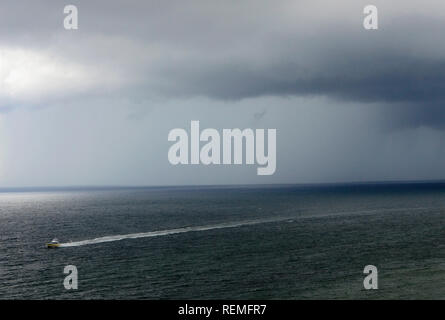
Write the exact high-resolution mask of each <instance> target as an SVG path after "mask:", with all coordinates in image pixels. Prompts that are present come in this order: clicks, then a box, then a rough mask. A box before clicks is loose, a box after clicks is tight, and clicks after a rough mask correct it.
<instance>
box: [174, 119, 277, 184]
mask: <svg viewBox="0 0 445 320" xmlns="http://www.w3.org/2000/svg"><path fill="white" fill-rule="evenodd" d="M276 137H277V130H276V129H267V155H266V150H265V149H266V145H265V130H264V129H255V131H254V130H253V129H244V130H240V129H223V130H222V140H221V135H220V133H219V132H218V130H216V129H212V128H207V129H204V130H203V131H202V132H200V128H199V121H191V123H190V139H189V134H188V132H187V131H186V130H185V129H181V128H176V129H173V130H171V131H170V133H169V134H168V141H174V142H175V143H174V144H173V145H172V146H171V147H170V150H169V151H168V160H169V161H170V163H171V164H173V165H177V164H204V165H209V164H214V165H220V164H223V165H231V164H243V163H245V164H250V165H251V164H255V163H256V164H257V165H258V166H259V168H257V174H258V175H272V174H274V173H275V170H276V164H277V163H276ZM201 142H206V144H204V145H203V146H202V147H201ZM189 146H190V148H189ZM221 147H222V152H221ZM232 147H233V148H232ZM243 147H245V150H243ZM232 149H233V150H232ZM232 151H233V154H232ZM244 151H245V152H244ZM244 154H245V157H244V158H245V159H243V155H244ZM221 158H222V159H221ZM232 160H233V161H232Z"/></svg>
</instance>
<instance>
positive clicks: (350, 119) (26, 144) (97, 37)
mask: <svg viewBox="0 0 445 320" xmlns="http://www.w3.org/2000/svg"><path fill="white" fill-rule="evenodd" d="M68 4H73V5H76V6H77V8H78V14H79V21H78V23H79V28H78V29H77V30H65V29H64V27H63V20H64V18H65V16H66V14H64V12H63V9H64V6H65V5H68ZM368 4H373V5H375V6H376V7H377V9H378V23H379V25H378V30H365V29H364V27H363V19H364V17H365V14H364V13H363V8H364V7H365V6H366V5H368ZM444 30H445V2H444V1H443V0H425V1H414V0H405V1H401V0H394V1H391V2H390V3H389V2H388V1H382V0H378V1H376V0H373V1H372V3H369V2H368V1H361V0H339V1H335V2H333V1H329V2H328V1H319V0H310V1H309V0H277V1H270V0H268V1H265V0H241V1H240V0H236V1H235V0H225V1H209V0H189V1H183V0H168V1H160V0H158V1H135V0H130V1H125V2H124V1H117V0H108V1H95V0H89V1H83V0H82V1H81V0H76V1H75V0H69V1H68V0H67V1H51V0H48V1H43V0H35V1H32V2H31V1H23V0H14V1H13V0H3V1H1V3H0V187H23V186H73V185H196V184H212V185H213V184H268V183H323V182H366V181H394V180H433V179H445V140H444V139H445V104H444V102H445V41H444V40H443V34H444V32H443V31H444ZM192 120H199V121H200V125H201V128H202V129H204V128H215V129H218V130H222V129H223V128H241V129H244V128H252V129H268V128H274V129H277V154H276V157H277V169H276V172H275V174H273V175H270V176H258V175H257V174H256V168H257V166H256V165H229V166H222V165H220V166H217V165H210V166H204V165H178V166H172V165H171V164H170V162H169V161H168V157H167V154H168V150H169V148H170V147H171V145H172V142H169V141H168V140H167V137H168V133H169V131H170V130H172V129H174V128H184V129H186V130H188V131H190V121H192Z"/></svg>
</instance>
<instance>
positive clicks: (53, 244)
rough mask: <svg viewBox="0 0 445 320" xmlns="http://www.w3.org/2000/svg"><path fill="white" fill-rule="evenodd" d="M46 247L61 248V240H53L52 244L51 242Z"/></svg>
mask: <svg viewBox="0 0 445 320" xmlns="http://www.w3.org/2000/svg"><path fill="white" fill-rule="evenodd" d="M46 247H47V248H48V249H55V248H58V247H60V243H59V240H57V239H53V240H52V241H51V242H49V243H47V244H46Z"/></svg>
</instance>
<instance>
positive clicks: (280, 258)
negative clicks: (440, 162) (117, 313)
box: [0, 182, 445, 300]
mask: <svg viewBox="0 0 445 320" xmlns="http://www.w3.org/2000/svg"><path fill="white" fill-rule="evenodd" d="M53 238H57V239H58V240H59V241H60V243H61V246H60V247H59V248H57V249H47V248H46V246H45V244H46V243H47V242H49V241H51V240H52V239H53ZM369 265H372V266H375V267H376V273H375V275H376V276H377V278H376V279H377V280H378V282H376V283H377V287H378V288H377V289H370V290H367V289H365V287H364V282H366V281H367V280H366V277H367V274H366V273H364V268H365V267H366V266H369ZM66 266H74V267H75V268H76V270H77V284H78V286H77V289H67V288H66V287H65V285H64V280H65V278H66V277H67V276H69V274H68V273H64V271H65V267H66ZM71 275H72V274H71ZM368 280H369V279H368ZM443 298H445V183H442V182H441V183H363V184H324V185H272V186H200V187H193V186H190V187H134V188H124V187H122V188H121V187H112V188H111V187H110V188H100V187H97V188H81V187H78V188H77V187H76V188H53V189H51V188H47V189H45V188H37V189H33V188H28V189H1V190H0V299H207V300H211V299H286V300H287V299H289V300H293V299H443Z"/></svg>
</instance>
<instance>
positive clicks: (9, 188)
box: [0, 179, 445, 193]
mask: <svg viewBox="0 0 445 320" xmlns="http://www.w3.org/2000/svg"><path fill="white" fill-rule="evenodd" d="M441 183H445V179H423V180H369V181H338V182H295V183H263V184H259V183H245V184H178V185H168V184H166V185H117V184H116V185H111V184H110V185H92V184H91V185H65V186H63V185H51V186H4V187H3V186H0V193H3V192H23V191H28V192H39V191H64V190H107V189H149V188H152V189H155V188H227V187H280V186H283V187H284V186H301V187H304V186H308V187H310V186H333V185H334V186H335V185H337V186H348V185H384V184H441Z"/></svg>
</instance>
